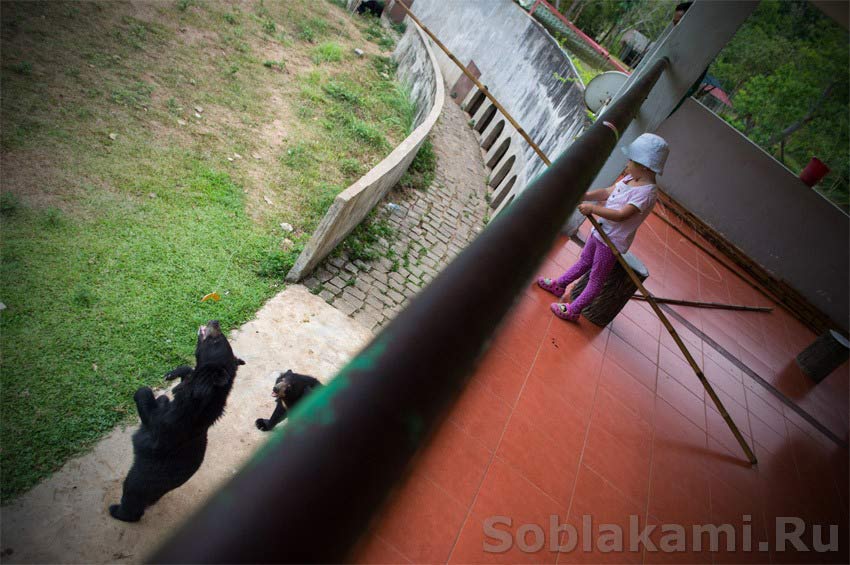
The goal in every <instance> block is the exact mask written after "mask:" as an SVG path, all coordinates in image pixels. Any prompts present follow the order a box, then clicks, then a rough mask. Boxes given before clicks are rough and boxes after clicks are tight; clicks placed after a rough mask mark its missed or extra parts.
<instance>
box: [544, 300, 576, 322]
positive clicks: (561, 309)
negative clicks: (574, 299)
mask: <svg viewBox="0 0 850 565" xmlns="http://www.w3.org/2000/svg"><path fill="white" fill-rule="evenodd" d="M549 310H551V311H552V313H553V314H555V315H556V316H558V317H559V318H561V319H562V320H567V321H568V322H578V319H579V315H580V313H579V312H576V313H573V312H572V308H570V305H569V304H564V303H563V302H553V303H552V304H550V305H549Z"/></svg>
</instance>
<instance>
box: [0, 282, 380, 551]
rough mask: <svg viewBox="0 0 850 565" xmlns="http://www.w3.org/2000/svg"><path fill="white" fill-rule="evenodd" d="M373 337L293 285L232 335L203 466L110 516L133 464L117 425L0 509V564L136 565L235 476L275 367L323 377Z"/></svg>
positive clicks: (262, 413)
mask: <svg viewBox="0 0 850 565" xmlns="http://www.w3.org/2000/svg"><path fill="white" fill-rule="evenodd" d="M371 337H372V334H371V332H370V331H369V330H368V329H366V328H364V327H362V326H361V325H359V324H358V323H357V322H356V321H354V320H353V319H351V318H349V317H347V316H345V315H344V314H343V313H342V312H340V311H338V310H336V309H335V308H333V307H332V306H329V305H328V304H326V303H325V301H324V300H322V299H321V298H319V297H318V296H314V295H312V294H311V293H310V292H309V291H308V290H307V289H306V288H305V287H303V286H300V285H294V286H290V287H289V288H287V289H286V290H285V291H283V292H281V293H280V294H278V295H277V296H276V297H274V298H273V299H272V300H270V301H269V302H268V303H266V305H265V306H264V307H263V308H262V309H261V310H260V311H259V312H258V313H257V315H256V317H255V319H254V320H252V321H250V322H248V323H246V324H245V325H244V326H242V327H241V328H239V329H238V330H235V331H233V332H232V333H231V335H230V340H231V343H232V345H233V349H234V351H235V352H236V354H237V355H238V356H240V357H241V358H242V359H244V360H245V361H246V362H247V364H246V365H245V366H243V367H240V369H239V373H238V376H237V378H236V384H235V385H234V387H233V391H232V393H231V395H230V398H229V400H228V403H227V411H226V413H225V415H224V417H223V418H222V419H221V420H220V421H219V422H218V423H216V424H215V426H213V427H212V429H211V430H210V434H209V447H208V449H207V454H206V459H205V460H204V463H203V465H202V466H201V469H200V470H199V471H198V473H197V474H195V476H194V477H192V479H190V480H189V482H187V483H186V484H185V485H183V486H182V487H180V488H179V489H177V490H175V491H172V492H171V493H169V494H167V495H166V496H165V497H163V498H162V500H160V501H159V502H158V503H157V504H156V505H154V506H153V507H151V508H150V509H149V510H148V512H146V513H145V515H144V516H143V517H142V520H141V521H140V522H137V523H135V524H127V523H124V522H119V521H117V520H114V519H112V518H111V517H110V516H109V514H108V512H107V508H108V507H109V505H110V504H113V503H115V502H118V501H119V499H120V498H121V483H122V481H123V480H124V476H125V475H126V473H127V471H128V470H129V468H130V464H131V462H132V446H131V444H130V436H131V434H132V433H133V431H134V430H135V427H127V428H124V429H116V430H115V431H113V432H112V433H111V434H110V435H109V436H107V437H106V438H104V439H103V440H101V441H100V442H99V443H98V444H97V445H96V446H95V447H94V449H93V450H92V451H91V452H89V453H88V454H86V455H84V456H82V457H79V458H77V459H73V460H71V461H69V462H68V463H67V464H66V465H65V466H64V467H63V468H62V469H61V470H60V471H59V472H57V473H56V474H54V475H53V476H52V477H50V478H49V479H47V480H46V481H44V482H43V483H41V484H39V485H38V486H37V487H35V488H34V489H32V490H31V491H30V492H28V493H27V494H25V495H23V496H21V497H20V498H18V499H17V500H15V501H14V502H13V503H12V504H10V505H8V506H6V507H3V509H2V526H1V527H2V529H1V530H0V531H1V532H2V542H1V543H2V546H0V548H1V549H2V560H3V562H4V563H141V562H142V561H144V559H145V558H146V557H147V556H148V555H149V553H150V552H151V551H153V550H154V549H155V548H156V546H157V544H158V543H159V542H160V541H161V540H163V539H164V537H165V536H166V535H167V534H168V533H169V532H171V531H173V530H174V528H175V527H176V526H177V525H179V523H180V522H181V520H183V519H185V518H186V517H188V516H190V515H191V514H192V512H194V511H195V509H197V508H198V507H199V506H200V505H201V504H202V503H203V502H204V501H205V500H206V499H207V497H208V496H209V495H210V494H211V493H213V492H215V490H216V489H217V488H218V487H219V486H220V485H221V484H222V483H223V482H224V481H226V480H227V479H228V478H229V477H231V476H233V475H234V474H235V473H236V472H237V470H238V469H239V467H240V466H241V465H242V464H243V463H244V462H245V461H246V459H247V458H248V457H249V456H250V455H251V453H253V452H254V450H255V449H256V448H257V447H258V446H259V445H260V443H261V442H262V441H263V440H264V439H265V437H267V436H265V435H264V434H263V433H262V432H260V431H258V430H257V429H256V428H255V427H254V420H255V419H257V418H260V417H263V418H268V417H269V415H270V414H271V411H272V410H273V408H274V406H273V401H272V398H271V386H272V381H271V380H270V379H269V375H270V373H271V372H272V371H275V370H286V369H293V370H296V371H298V372H301V373H307V374H312V375H314V376H316V377H317V378H319V379H320V380H322V381H323V382H327V380H328V379H330V378H332V377H333V376H334V375H335V374H336V372H337V371H338V370H339V369H340V368H341V367H342V366H343V365H344V364H345V363H346V362H347V361H348V359H350V358H351V357H352V356H353V355H354V354H355V353H357V352H358V351H359V350H360V349H361V348H362V347H363V346H364V345H365V344H366V343H367V342H368V341H369V340H370V339H371Z"/></svg>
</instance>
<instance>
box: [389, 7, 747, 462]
mask: <svg viewBox="0 0 850 565" xmlns="http://www.w3.org/2000/svg"><path fill="white" fill-rule="evenodd" d="M396 3H398V4H399V5H400V6H401V7H402V8H403V9H404V11H405V12H407V15H408V16H409V17H410V19H412V20H413V21H414V22H415V23H416V25H418V26H419V28H420V29H422V31H424V32H425V33H426V34H427V35H428V37H430V38H431V39H432V40H433V41H434V43H436V44H437V46H438V47H439V48H440V49H442V51H443V52H444V53H445V54H446V55H447V56H448V57H449V59H451V60H452V62H453V63H454V64H455V65H457V66H458V68H460V70H461V72H463V74H465V75H466V76H467V77H468V78H469V79H470V80H471V81H472V82H473V84H475V86H477V87H478V88H479V90H480V91H481V92H483V93H484V95H485V96H486V97H487V98H488V99H489V100H490V101H491V102H492V103H493V105H494V106H496V108H497V109H498V110H499V111H500V112H501V113H502V115H503V116H505V119H507V120H508V121H509V122H510V123H511V125H513V126H514V127H515V128H516V130H517V132H519V134H520V135H521V136H522V137H523V139H525V141H527V142H528V144H529V145H530V146H531V148H532V149H534V151H535V153H537V156H538V157H540V159H541V160H542V161H543V162H544V163H545V164H546V166H547V167H548V166H549V165H551V164H552V161H550V160H549V158H548V157H547V156H546V154H545V153H543V151H542V150H541V149H540V147H538V146H537V144H536V143H534V141H533V140H532V139H531V138H530V137H529V136H528V134H527V133H526V132H525V130H524V129H522V128H521V127H520V125H519V124H518V123H517V122H516V120H514V118H513V116H511V115H510V114H509V113H508V111H507V110H505V108H504V107H503V106H502V105H501V104H499V102H498V100H496V99H495V98H494V97H493V95H492V94H490V91H489V90H487V87H485V86H484V85H483V84H481V83H480V82H479V81H478V79H477V78H475V77H474V76H473V75H472V73H470V72H469V70H468V69H467V68H466V67H465V66H464V65H463V64H462V63H461V62H460V61H459V60H458V59H457V57H455V56H454V54H453V53H452V52H451V51H449V50H448V48H446V46H445V45H443V44H442V43H441V42H440V40H439V39H437V37H436V36H435V35H434V34H433V33H431V30H429V29H428V28H427V27H426V26H425V24H423V23H422V22H420V21H419V19H418V18H417V17H416V16H414V15H413V12H411V11H410V8H408V7H407V5H406V4H405V3H404V2H403V0H396ZM603 117H604V114H603ZM603 123H604V124H605V125H606V126H607V127H609V128H610V129H611V131H612V132H613V133H614V135H616V136H617V139H619V137H620V132H619V131H618V130H617V129H616V125H615V124H611V123H610V122H603ZM587 219H588V220H590V223H591V224H593V227H594V228H596V231H597V232H599V235H600V236H601V237H602V239H603V240H604V241H605V244H606V245H607V246H608V247H609V248H610V249H611V252H612V253H613V254H614V257H616V259H617V261H619V263H620V265H621V266H622V267H623V269H624V270H625V271H626V274H628V275H629V278H631V279H632V282H633V283H634V284H635V286H636V287H637V288H638V290H640V292H641V294H643V296H644V297H646V300H647V302H649V305H650V306H651V307H652V309H653V311H654V312H655V314H656V316H658V318H659V319H660V320H661V323H662V324H663V325H664V327H665V328H667V331H668V332H669V333H670V336H671V337H672V338H673V341H675V342H676V345H677V346H678V347H679V349H680V350H681V351H682V354H683V355H684V356H685V359H686V360H687V361H688V364H689V365H690V366H691V369H693V371H694V373H695V374H696V376H697V378H698V379H699V380H700V383H702V386H703V388H705V391H706V392H707V393H708V396H709V397H711V400H712V401H713V402H714V405H715V406H716V407H717V410H718V411H719V412H720V415H721V416H723V420H725V421H726V425H728V426H729V429H730V430H732V434H733V435H734V436H735V439H737V440H738V443H739V444H740V445H741V449H743V450H744V453H745V454H746V456H747V459H749V461H750V463H751V464H753V465H755V464H756V463H757V462H758V461H757V460H756V456H755V454H754V453H753V450H752V449H750V446H749V445H748V444H747V441H746V440H745V439H744V436H743V435H741V430H739V429H738V426H736V425H735V422H734V421H733V420H732V417H731V416H730V415H729V412H727V411H726V408H725V407H724V406H723V402H721V400H720V398H719V397H718V396H717V393H716V392H714V388H712V386H711V383H709V382H708V379H706V378H705V375H704V374H703V372H702V369H700V368H699V366H698V365H697V363H696V361H695V360H694V358H693V356H692V355H691V353H690V351H688V348H687V347H686V346H685V344H684V342H682V339H681V338H680V337H679V334H678V333H677V332H676V329H675V328H674V327H673V325H672V324H671V323H670V320H668V319H667V316H666V315H665V314H664V312H663V311H662V310H661V308H660V307H659V306H658V303H657V302H656V301H655V300H654V299H653V297H652V295H651V294H650V293H649V291H648V290H646V288H645V287H644V286H643V283H642V282H640V279H639V278H638V276H637V275H636V274H635V272H634V271H633V270H632V268H631V267H629V264H628V263H627V262H626V260H625V259H623V256H622V255H621V254H620V252H619V251H618V250H617V248H616V246H614V244H613V243H611V240H610V239H609V238H608V235H607V234H606V233H605V232H604V231H602V227H601V226H600V225H599V222H597V221H596V218H594V217H593V216H592V215H589V216H587Z"/></svg>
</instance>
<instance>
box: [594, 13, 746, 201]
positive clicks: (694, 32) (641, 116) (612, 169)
mask: <svg viewBox="0 0 850 565" xmlns="http://www.w3.org/2000/svg"><path fill="white" fill-rule="evenodd" d="M756 6H758V2H757V1H742V0H735V1H729V2H719V1H710V0H697V1H696V2H694V3H693V5H692V6H691V7H690V9H689V10H688V11H687V12H686V13H685V16H684V17H683V18H682V20H681V21H680V22H679V25H677V26H675V27H674V28H673V29H672V30H671V31H670V33H669V34H668V35H667V36H666V37H665V38H664V40H663V43H662V44H661V45H660V46H659V47H658V49H656V50H655V52H654V53H653V54H652V59H651V60H649V61H642V62H641V65H640V66H639V68H638V69H637V71H636V72H635V73H633V74H632V75H631V76H630V77H629V79H628V80H627V81H626V82H625V83H624V84H623V87H622V88H621V89H620V91H619V92H618V94H617V96H615V97H614V99H615V100H616V99H617V98H618V97H619V96H620V95H621V94H622V93H623V92H625V91H626V90H627V89H628V88H629V87H631V85H632V84H633V83H634V81H635V80H637V79H638V77H639V76H640V75H642V74H643V73H644V72H645V71H646V69H648V68H650V67H651V66H652V63H653V62H654V61H655V60H657V59H659V58H661V57H667V58H668V59H669V60H670V66H669V67H668V68H667V69H666V70H665V71H664V73H663V74H662V75H661V78H660V79H658V83H657V84H656V85H655V88H653V89H652V93H650V95H649V97H648V98H647V99H646V101H645V102H644V103H643V106H641V109H640V112H638V115H637V117H636V118H635V120H634V121H633V122H632V124H631V125H630V126H629V128H628V129H627V130H626V131H625V133H623V134H622V135H621V136H620V142H619V143H618V144H617V148H616V149H614V152H613V153H612V154H611V157H610V158H609V159H608V162H606V163H605V166H603V167H602V170H601V171H600V172H599V175H597V177H596V179H595V180H594V181H593V184H592V187H593V188H599V187H604V186H610V185H611V184H612V183H613V182H614V181H615V180H616V178H617V176H619V174H620V173H621V172H622V170H623V168H624V167H625V165H626V157H625V155H623V152H622V151H621V150H620V148H621V147H625V146H626V145H628V144H629V143H631V142H632V141H634V139H635V138H636V137H638V136H639V135H640V134H642V133H646V132H654V131H655V130H656V129H657V128H658V126H659V125H661V122H663V121H664V120H665V119H667V116H669V115H670V112H672V111H673V108H675V107H676V105H677V104H678V103H679V101H680V100H681V99H682V97H684V96H685V93H686V92H687V91H688V90H689V89H690V87H691V86H692V85H693V83H694V82H696V80H697V79H698V78H699V77H700V75H701V74H702V72H703V71H704V70H705V69H706V68H707V67H708V66H709V65H710V64H711V62H712V61H713V60H714V58H715V57H716V56H717V54H718V53H719V52H720V50H721V49H723V47H725V46H726V44H727V43H729V41H730V40H731V39H732V37H733V36H734V35H735V32H736V31H737V30H738V28H739V27H740V26H741V24H743V23H744V20H746V19H747V17H748V16H749V15H750V14H751V13H752V12H753V10H755V9H756ZM672 16H673V14H672V13H671V14H670V17H671V18H672ZM694 135H699V132H694ZM669 158H670V159H675V158H676V148H675V147H671V148H670V157H669Z"/></svg>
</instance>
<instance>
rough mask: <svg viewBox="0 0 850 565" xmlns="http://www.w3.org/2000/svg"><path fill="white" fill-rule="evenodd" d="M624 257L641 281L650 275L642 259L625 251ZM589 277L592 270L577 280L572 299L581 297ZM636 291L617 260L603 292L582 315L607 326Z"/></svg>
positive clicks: (595, 322)
mask: <svg viewBox="0 0 850 565" xmlns="http://www.w3.org/2000/svg"><path fill="white" fill-rule="evenodd" d="M591 237H592V236H591ZM602 245H604V244H602ZM623 259H625V260H626V263H628V265H629V267H631V268H632V270H633V271H634V272H635V274H636V275H637V276H638V278H639V279H640V281H641V282H643V281H645V280H646V278H647V277H648V276H649V271H648V270H647V268H646V266H645V265H644V264H643V263H641V261H640V259H638V258H637V257H636V256H634V255H632V254H631V253H625V254H624V255H623ZM589 277H590V272H588V273H586V274H585V275H584V276H583V277H581V278H580V279H579V280H578V281H576V283H575V285H573V290H572V292H571V293H570V299H571V301H572V300H575V299H576V298H578V297H579V295H580V294H581V292H582V291H583V290H584V287H586V286H587V281H588V280H589ZM635 291H637V286H635V283H633V282H632V279H631V278H629V275H628V274H627V273H626V270H625V269H623V267H622V265H620V262H619V261H617V262H616V264H615V265H614V268H613V269H611V273H610V274H609V275H608V280H606V281H605V285H604V286H603V287H602V292H600V293H599V296H597V297H596V299H595V300H594V301H593V302H591V303H590V304H588V305H587V307H585V309H584V310H582V312H581V315H582V316H584V317H585V318H587V319H588V320H590V321H591V322H593V323H594V324H596V325H597V326H603V327H604V326H607V325H608V324H609V323H610V322H611V320H613V319H614V317H615V316H616V315H617V314H619V313H620V310H622V309H623V307H624V306H625V305H626V303H627V302H628V301H629V298H630V297H631V296H632V295H633V294H634V293H635Z"/></svg>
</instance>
